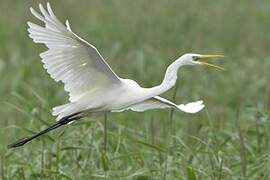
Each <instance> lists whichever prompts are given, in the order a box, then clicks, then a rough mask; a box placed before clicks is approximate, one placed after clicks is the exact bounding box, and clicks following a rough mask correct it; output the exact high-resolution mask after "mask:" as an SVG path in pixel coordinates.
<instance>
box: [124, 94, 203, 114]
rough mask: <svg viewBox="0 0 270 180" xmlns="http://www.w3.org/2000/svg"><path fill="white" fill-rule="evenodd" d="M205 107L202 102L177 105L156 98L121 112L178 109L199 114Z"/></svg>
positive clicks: (158, 97)
mask: <svg viewBox="0 0 270 180" xmlns="http://www.w3.org/2000/svg"><path fill="white" fill-rule="evenodd" d="M204 107H205V105H204V104H203V101H202V100H200V101H195V102H191V103H187V104H180V105H176V104H174V103H173V102H171V101H169V100H167V99H165V98H162V97H160V96H155V97H153V98H151V99H147V100H145V101H143V102H141V103H137V104H134V105H132V106H130V107H128V108H126V109H123V110H121V111H124V110H132V111H137V112H142V111H146V110H150V109H164V108H176V109H179V110H181V111H183V112H186V113H197V112H199V111H201V110H202V109H203V108H204Z"/></svg>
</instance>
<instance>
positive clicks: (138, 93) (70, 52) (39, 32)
mask: <svg viewBox="0 0 270 180" xmlns="http://www.w3.org/2000/svg"><path fill="white" fill-rule="evenodd" d="M39 9H40V12H41V14H42V15H41V14H39V13H38V12H36V11H35V10H34V9H33V8H30V10H31V13H32V14H33V15H34V16H35V17H36V18H37V19H39V20H41V21H42V22H43V23H44V24H45V27H42V26H39V25H37V24H34V23H31V22H28V25H29V29H28V32H29V36H30V37H31V38H32V39H33V41H34V42H35V43H43V44H45V45H46V46H47V47H48V50H47V51H45V52H43V53H41V54H40V57H41V58H42V62H43V63H44V68H45V69H46V70H47V72H48V73H49V74H50V76H51V77H52V78H53V79H54V80H56V81H62V82H63V83H64V84H65V86H64V89H65V91H67V92H69V100H70V103H68V104H65V105H61V106H57V107H55V108H53V115H54V116H58V117H57V120H59V119H61V118H63V117H65V116H69V115H71V114H74V113H77V112H81V113H85V114H89V113H90V114H91V112H103V111H112V112H120V111H124V110H133V111H145V110H149V109H155V108H176V109H179V110H181V111H184V112H187V113H196V112H198V111H200V110H201V109H203V107H204V104H203V101H197V102H193V103H189V104H187V105H184V104H180V105H176V104H174V103H172V102H170V101H169V100H166V99H164V98H161V97H159V96H158V95H159V94H161V93H163V92H165V91H167V90H168V89H170V88H171V87H172V86H174V84H175V82H176V79H177V71H178V68H179V67H181V66H183V65H195V64H199V62H196V61H194V62H193V60H194V57H199V56H200V55H198V54H186V55H184V56H182V57H180V58H178V59H177V60H176V61H175V62H174V63H173V64H171V65H170V66H169V67H168V69H167V71H166V74H165V78H164V80H163V82H162V83H161V84H160V85H159V86H156V87H153V88H142V87H140V86H139V85H138V84H137V83H136V82H135V81H133V80H128V79H122V78H119V77H118V76H117V75H116V74H115V73H114V72H113V71H112V69H111V68H110V67H109V65H108V64H107V63H106V62H105V60H104V59H103V57H102V56H101V55H100V53H99V52H98V50H97V49H96V48H95V47H94V46H93V45H91V44H90V43H88V42H86V41H85V40H83V39H82V38H80V37H79V36H78V35H76V34H75V33H74V32H72V30H71V27H70V25H69V22H68V21H66V26H65V25H64V24H62V23H61V22H60V21H59V20H58V19H57V18H56V16H55V15H54V13H53V11H52V9H51V6H50V4H49V3H47V10H46V9H45V8H44V7H43V6H42V5H41V4H40V5H39ZM202 56H203V55H202Z"/></svg>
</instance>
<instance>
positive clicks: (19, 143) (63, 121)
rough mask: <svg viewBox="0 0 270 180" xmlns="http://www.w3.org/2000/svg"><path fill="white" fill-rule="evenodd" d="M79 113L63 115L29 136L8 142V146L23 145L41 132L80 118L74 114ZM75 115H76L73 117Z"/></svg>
mask: <svg viewBox="0 0 270 180" xmlns="http://www.w3.org/2000/svg"><path fill="white" fill-rule="evenodd" d="M78 114H79V113H76V114H73V115H70V116H67V117H64V118H62V119H60V120H59V121H57V122H55V123H53V124H52V125H50V126H49V127H48V128H46V129H44V130H42V131H40V132H38V133H36V134H34V135H32V136H29V137H24V138H21V139H19V140H17V141H16V142H14V143H12V144H9V145H8V148H16V147H20V146H23V145H24V144H26V143H27V142H29V141H31V140H33V139H35V138H37V137H39V136H41V135H43V134H46V133H47V132H50V131H52V130H54V129H56V128H58V127H61V126H63V125H65V124H68V123H69V122H71V121H74V120H77V119H80V118H82V117H81V116H76V115H78ZM74 116H76V117H74Z"/></svg>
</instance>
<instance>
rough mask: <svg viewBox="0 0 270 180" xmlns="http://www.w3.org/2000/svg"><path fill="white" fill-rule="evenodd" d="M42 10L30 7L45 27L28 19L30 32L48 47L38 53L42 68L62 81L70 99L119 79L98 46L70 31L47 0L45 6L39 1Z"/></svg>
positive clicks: (36, 41) (67, 24) (37, 40)
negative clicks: (37, 10)
mask: <svg viewBox="0 0 270 180" xmlns="http://www.w3.org/2000/svg"><path fill="white" fill-rule="evenodd" d="M39 9H40V11H41V14H42V15H41V14H39V13H37V12H36V11H35V10H34V9H33V8H30V10H31V13H32V14H33V15H34V16H35V17H36V18H38V19H39V20H41V21H42V22H43V23H44V24H45V27H42V26H39V25H37V24H34V23H31V22H28V25H29V29H28V32H29V36H30V37H31V38H32V39H33V41H34V42H35V43H43V44H45V45H46V46H47V47H48V50H47V51H46V52H43V53H41V54H40V57H41V58H42V62H43V63H44V68H45V69H46V70H47V72H48V73H49V74H50V76H51V77H52V78H53V79H54V80H56V81H62V82H63V83H64V84H65V86H64V88H65V91H67V92H69V97H70V98H69V100H70V101H71V102H74V101H76V100H77V99H78V98H80V97H81V96H82V95H83V94H84V93H87V92H90V91H97V90H105V89H110V88H112V87H115V85H118V84H120V83H121V81H120V79H119V78H118V76H117V75H116V74H115V73H114V72H113V71H112V69H111V68H110V67H109V65H108V64H107V63H106V62H105V60H104V59H103V58H102V56H101V55H100V53H99V52H98V50H97V49H96V48H95V47H94V46H93V45H91V44H89V43H88V42H86V41H85V40H83V39H82V38H80V37H79V36H78V35H76V34H75V33H73V32H72V31H71V28H70V26H69V23H68V21H67V22H66V26H65V25H64V24H62V23H61V22H60V21H59V20H58V19H57V18H56V16H55V15H54V13H53V11H52V9H51V6H50V4H49V3H47V10H45V8H44V7H43V6H42V5H41V4H39Z"/></svg>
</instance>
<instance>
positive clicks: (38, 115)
mask: <svg viewBox="0 0 270 180" xmlns="http://www.w3.org/2000/svg"><path fill="white" fill-rule="evenodd" d="M39 2H42V3H44V4H45V1H33V0H31V1H15V0H1V2H0V80H1V81H0V102H1V106H0V114H1V115H0V117H1V121H0V128H1V131H0V142H1V144H0V162H1V163H0V177H1V178H0V179H140V180H142V179H189V180H194V179H270V171H269V170H270V157H269V153H270V144H269V139H270V124H269V112H270V111H269V106H270V83H269V82H270V55H269V54H270V53H269V52H270V35H269V29H270V20H269V18H270V14H269V12H270V1H246V0H238V1H235V0H226V1H225V0H216V1H212V0H204V1H201V0H189V1H184V0H169V1H165V0H164V1H161V0H148V1H146V0H117V1H109V0H91V1H88V0H77V1H71V0H65V1H64V0H59V1H51V6H52V8H53V10H54V12H55V14H56V15H57V16H58V17H59V18H60V19H61V21H62V22H64V21H65V20H66V19H67V18H68V19H69V21H70V24H71V28H72V29H73V31H74V32H76V33H77V34H79V35H80V36H82V37H83V38H84V39H86V40H87V41H89V42H90V43H92V44H94V45H95V46H96V47H97V48H98V49H99V51H100V52H101V54H102V55H103V57H104V58H105V59H106V60H107V62H108V63H109V64H110V65H111V67H112V68H113V69H114V71H115V72H116V73H117V74H118V75H119V76H120V77H123V78H130V79H134V80H136V81H137V82H138V83H139V84H140V85H142V86H144V87H151V86H154V85H157V84H159V83H160V82H161V80H162V79H163V76H164V73H165V70H166V67H167V66H168V65H169V64H170V63H172V62H173V61H174V60H175V59H176V58H178V57H179V56H181V55H182V54H184V53H189V52H193V53H202V54H215V53H221V54H225V56H226V58H225V60H224V61H222V62H221V63H220V64H222V66H224V67H225V68H226V69H227V71H225V72H219V71H216V70H213V69H209V68H205V67H185V68H182V69H181V70H180V72H179V79H178V82H177V88H174V89H172V90H170V91H169V92H167V93H166V94H164V95H162V96H163V97H166V98H168V99H170V100H173V101H174V102H176V103H177V104H180V103H187V102H190V101H195V100H199V99H203V100H204V101H205V104H206V108H205V109H204V111H202V112H200V113H198V114H194V115H189V114H185V113H182V112H177V111H172V110H169V109H167V110H152V111H146V112H143V113H137V112H124V113H114V114H112V113H111V114H109V115H108V119H107V129H106V132H107V141H106V146H107V148H106V150H104V134H105V133H104V117H103V116H101V117H91V118H85V119H84V120H83V121H79V122H77V123H74V124H72V125H70V126H66V127H64V128H60V129H58V130H56V131H55V132H52V133H49V134H48V135H46V136H43V137H41V138H39V139H37V140H35V141H33V142H31V143H29V144H27V145H25V146H24V147H22V148H18V149H12V150H8V149H7V148H6V145H7V144H9V143H10V142H13V141H14V140H16V139H17V138H19V137H21V136H25V135H28V134H30V133H32V132H33V131H39V130H41V129H43V128H45V127H46V126H47V125H48V123H51V122H53V121H54V117H52V115H51V108H52V107H54V106H56V105H60V104H64V103H66V102H67V94H66V93H65V92H64V91H63V85H62V84H61V83H55V82H54V81H53V80H52V79H51V78H50V77H49V75H48V74H47V73H46V71H45V70H44V69H43V68H42V63H41V61H40V58H39V53H41V52H42V51H44V50H45V49H46V48H45V47H44V46H43V45H37V44H34V43H33V42H32V40H31V39H30V38H29V37H28V35H27V34H28V33H27V25H26V22H27V21H33V22H37V21H36V19H35V18H33V17H32V16H31V14H30V11H29V7H30V6H32V7H34V8H35V9H37V7H38V3H39Z"/></svg>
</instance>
